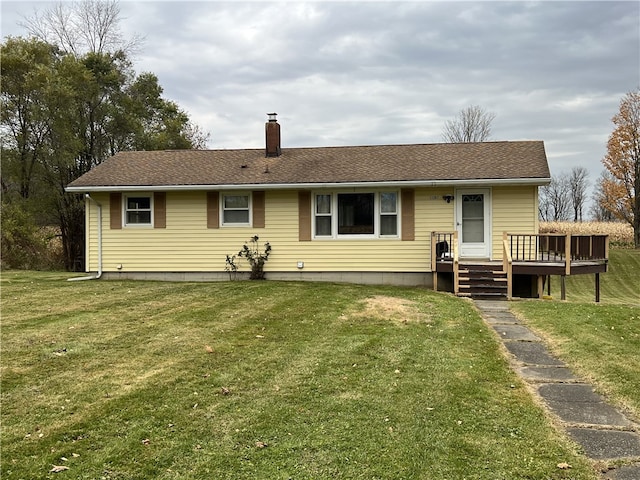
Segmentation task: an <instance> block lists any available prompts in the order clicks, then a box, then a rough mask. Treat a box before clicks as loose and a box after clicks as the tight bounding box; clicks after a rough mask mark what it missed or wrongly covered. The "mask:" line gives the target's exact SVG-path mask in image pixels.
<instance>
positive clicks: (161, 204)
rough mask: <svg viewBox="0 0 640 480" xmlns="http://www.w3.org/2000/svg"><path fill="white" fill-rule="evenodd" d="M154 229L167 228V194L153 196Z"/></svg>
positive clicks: (160, 193)
mask: <svg viewBox="0 0 640 480" xmlns="http://www.w3.org/2000/svg"><path fill="white" fill-rule="evenodd" d="M153 228H167V194H166V193H165V192H156V193H154V194H153Z"/></svg>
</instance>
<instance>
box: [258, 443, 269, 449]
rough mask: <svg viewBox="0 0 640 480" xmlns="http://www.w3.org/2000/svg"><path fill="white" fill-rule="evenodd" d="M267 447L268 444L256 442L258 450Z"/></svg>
mask: <svg viewBox="0 0 640 480" xmlns="http://www.w3.org/2000/svg"><path fill="white" fill-rule="evenodd" d="M266 446H267V444H266V443H264V442H256V447H257V448H265V447H266Z"/></svg>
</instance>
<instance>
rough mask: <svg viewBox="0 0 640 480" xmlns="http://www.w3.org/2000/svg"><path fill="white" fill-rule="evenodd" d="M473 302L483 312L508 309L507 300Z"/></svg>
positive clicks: (506, 310)
mask: <svg viewBox="0 0 640 480" xmlns="http://www.w3.org/2000/svg"><path fill="white" fill-rule="evenodd" d="M475 304H476V306H477V307H478V308H479V309H480V310H481V311H483V312H489V311H502V312H508V311H509V302H506V301H504V300H497V301H496V300H476V302H475Z"/></svg>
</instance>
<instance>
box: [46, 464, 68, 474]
mask: <svg viewBox="0 0 640 480" xmlns="http://www.w3.org/2000/svg"><path fill="white" fill-rule="evenodd" d="M65 470H69V467H65V466H64V465H53V468H52V469H51V470H49V471H50V472H51V473H60V472H64V471H65Z"/></svg>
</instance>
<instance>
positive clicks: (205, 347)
mask: <svg viewBox="0 0 640 480" xmlns="http://www.w3.org/2000/svg"><path fill="white" fill-rule="evenodd" d="M204 349H205V350H206V351H207V353H213V348H211V347H210V346H209V345H205V346H204Z"/></svg>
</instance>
